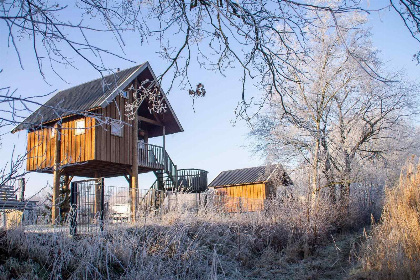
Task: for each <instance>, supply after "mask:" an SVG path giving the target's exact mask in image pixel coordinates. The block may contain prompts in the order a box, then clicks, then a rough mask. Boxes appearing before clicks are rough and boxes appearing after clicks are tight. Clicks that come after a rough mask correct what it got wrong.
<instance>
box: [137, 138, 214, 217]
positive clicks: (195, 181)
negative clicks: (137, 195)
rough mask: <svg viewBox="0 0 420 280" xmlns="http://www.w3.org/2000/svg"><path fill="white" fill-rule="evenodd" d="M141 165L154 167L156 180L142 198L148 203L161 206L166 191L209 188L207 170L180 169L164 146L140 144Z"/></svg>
mask: <svg viewBox="0 0 420 280" xmlns="http://www.w3.org/2000/svg"><path fill="white" fill-rule="evenodd" d="M139 166H143V167H149V168H154V170H153V173H154V174H155V175H156V181H155V182H154V183H153V184H152V186H151V187H150V189H149V191H148V192H147V193H146V195H145V196H143V198H142V199H141V203H142V202H145V201H147V202H148V203H147V204H148V205H150V206H153V207H154V208H156V209H157V208H160V206H161V205H162V203H163V201H164V199H165V197H166V192H168V191H171V192H179V193H198V192H203V191H205V190H206V189H207V173H208V172H207V171H205V170H201V169H178V168H177V166H176V165H175V164H174V162H173V161H172V159H171V157H170V156H169V154H168V153H167V152H166V150H164V149H163V147H160V146H156V145H152V144H142V146H139Z"/></svg>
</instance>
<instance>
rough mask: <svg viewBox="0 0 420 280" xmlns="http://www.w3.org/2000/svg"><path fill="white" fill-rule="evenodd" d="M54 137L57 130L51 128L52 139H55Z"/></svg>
mask: <svg viewBox="0 0 420 280" xmlns="http://www.w3.org/2000/svg"><path fill="white" fill-rule="evenodd" d="M54 136H55V129H54V127H51V129H50V138H54Z"/></svg>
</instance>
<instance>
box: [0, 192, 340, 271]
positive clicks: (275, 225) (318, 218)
mask: <svg viewBox="0 0 420 280" xmlns="http://www.w3.org/2000/svg"><path fill="white" fill-rule="evenodd" d="M196 210H197V211H188V210H185V209H181V208H180V209H176V210H174V211H170V212H168V213H161V214H149V215H147V214H146V213H144V214H145V215H144V216H143V217H142V219H140V220H139V221H138V222H137V223H136V224H135V225H124V224H121V225H120V226H118V227H115V226H114V225H112V224H109V225H106V226H105V231H104V232H103V233H97V234H89V235H81V236H78V237H77V238H73V237H71V236H69V235H68V231H65V232H48V231H43V232H42V233H39V232H36V231H29V230H28V229H27V228H25V227H22V226H18V227H16V228H14V229H11V230H8V231H6V232H4V234H3V236H0V245H1V246H0V247H1V248H0V249H1V250H3V251H4V253H5V254H6V255H7V254H8V255H9V256H13V257H14V258H15V260H20V261H21V263H19V261H18V262H16V261H13V260H8V261H9V263H6V264H5V265H3V266H1V265H0V279H1V278H2V277H4V278H5V279H8V278H10V277H14V278H19V277H21V276H22V275H33V278H34V279H36V277H40V278H43V277H44V276H45V277H47V278H49V279H217V278H219V279H244V278H255V279H259V278H268V279H272V278H276V279H314V278H319V273H326V272H329V273H330V274H331V269H330V267H332V266H337V265H338V264H337V260H336V259H334V260H331V262H324V261H321V262H320V261H319V260H317V256H316V255H314V254H316V248H317V246H320V245H322V244H330V245H331V244H333V242H335V241H333V240H332V239H331V234H332V233H333V234H335V233H336V230H337V226H336V224H337V217H339V213H338V210H339V207H335V206H333V205H331V203H330V202H329V201H328V200H325V201H324V200H321V199H320V201H319V202H318V206H317V209H316V211H315V210H313V209H311V208H310V207H309V205H308V203H307V202H306V201H304V200H299V199H293V198H289V199H286V198H282V199H274V200H271V201H267V202H266V205H265V210H264V211H260V212H249V213H226V212H223V211H220V210H219V209H217V208H212V207H205V206H202V207H200V208H199V209H196ZM334 248H335V247H334ZM334 248H333V249H332V252H335V251H337V250H335V249H334ZM337 252H338V251H337ZM0 253H1V252H0ZM328 255H329V256H328V257H331V258H332V257H334V256H335V253H334V254H328ZM311 256H312V258H313V260H314V262H315V261H316V262H317V264H316V266H315V268H313V266H312V265H311V262H307V261H306V260H308V259H310V258H311ZM0 257H1V256H0ZM337 258H338V256H337ZM340 258H341V257H340ZM343 259H345V258H343ZM22 261H23V263H22ZM300 263H304V264H305V265H307V266H308V267H309V268H308V269H302V267H301V266H300V265H298V264H300ZM18 267H19V268H18ZM19 269H21V270H22V269H23V270H22V271H20V270H19ZM16 271H17V272H16ZM340 271H342V269H341V268H340ZM13 273H15V274H16V275H14V274H13ZM25 277H26V276H25Z"/></svg>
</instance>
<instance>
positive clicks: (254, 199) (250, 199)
mask: <svg viewBox="0 0 420 280" xmlns="http://www.w3.org/2000/svg"><path fill="white" fill-rule="evenodd" d="M278 174H280V177H281V182H277V184H279V183H281V184H283V185H290V184H292V183H291V180H290V178H289V176H288V175H287V174H286V172H285V171H284V170H283V167H282V166H281V165H276V166H258V167H251V168H243V169H236V170H229V171H222V172H221V173H220V174H219V175H218V176H217V177H216V178H215V179H214V180H213V181H212V182H211V183H210V184H209V188H214V192H215V195H216V196H215V199H216V200H219V201H220V202H221V203H222V204H223V205H224V207H225V210H226V211H227V212H239V211H259V210H262V209H263V208H264V201H265V200H266V199H267V198H270V197H274V196H276V193H277V186H278V185H277V184H274V183H273V180H272V179H273V177H277V178H278Z"/></svg>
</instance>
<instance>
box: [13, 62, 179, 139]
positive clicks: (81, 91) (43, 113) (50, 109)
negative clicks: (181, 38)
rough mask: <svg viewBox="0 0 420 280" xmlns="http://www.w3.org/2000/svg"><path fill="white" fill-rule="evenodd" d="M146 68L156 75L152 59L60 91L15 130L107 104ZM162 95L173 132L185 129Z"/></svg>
mask: <svg viewBox="0 0 420 280" xmlns="http://www.w3.org/2000/svg"><path fill="white" fill-rule="evenodd" d="M146 68H148V69H149V71H150V72H151V75H152V76H153V78H154V79H156V77H155V76H154V73H153V71H152V69H151V67H150V65H149V63H148V62H145V63H143V64H141V65H137V66H134V67H131V68H128V69H125V70H122V71H119V72H116V73H114V74H111V75H108V76H105V77H102V78H99V79H96V80H93V81H90V82H86V83H83V84H80V85H77V86H74V87H71V88H69V89H65V90H62V91H59V92H58V93H57V94H56V95H54V96H53V97H52V98H51V99H50V100H48V101H47V102H46V103H45V104H44V105H42V106H41V107H39V108H38V110H36V111H35V112H33V113H32V114H31V115H30V116H29V117H27V118H26V119H25V120H24V121H23V122H22V123H20V124H19V125H18V126H17V127H15V128H14V129H13V130H12V133H15V132H17V131H19V130H24V129H33V128H36V127H39V126H40V125H43V124H47V123H49V122H53V121H55V120H58V119H60V118H63V117H67V116H71V115H75V114H81V113H86V112H88V111H91V110H94V109H96V108H100V107H102V108H104V107H106V106H107V105H108V104H109V103H110V102H111V101H112V99H114V98H115V96H116V95H117V94H118V93H119V91H120V90H123V89H124V88H126V87H127V86H128V85H129V83H130V82H132V81H133V80H134V79H135V78H136V77H137V76H138V75H139V74H140V73H141V72H143V71H144V70H145V69H146ZM162 95H163V98H164V99H165V102H166V104H167V105H168V109H169V111H170V114H171V115H172V116H170V117H171V118H172V119H173V122H174V124H175V126H177V128H176V129H173V130H174V132H180V131H183V129H182V126H181V124H180V123H179V120H178V118H177V117H176V115H175V112H174V111H173V109H172V107H171V105H170V104H169V101H168V100H167V98H166V95H165V94H164V93H163V92H162ZM174 132H172V133H174Z"/></svg>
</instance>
